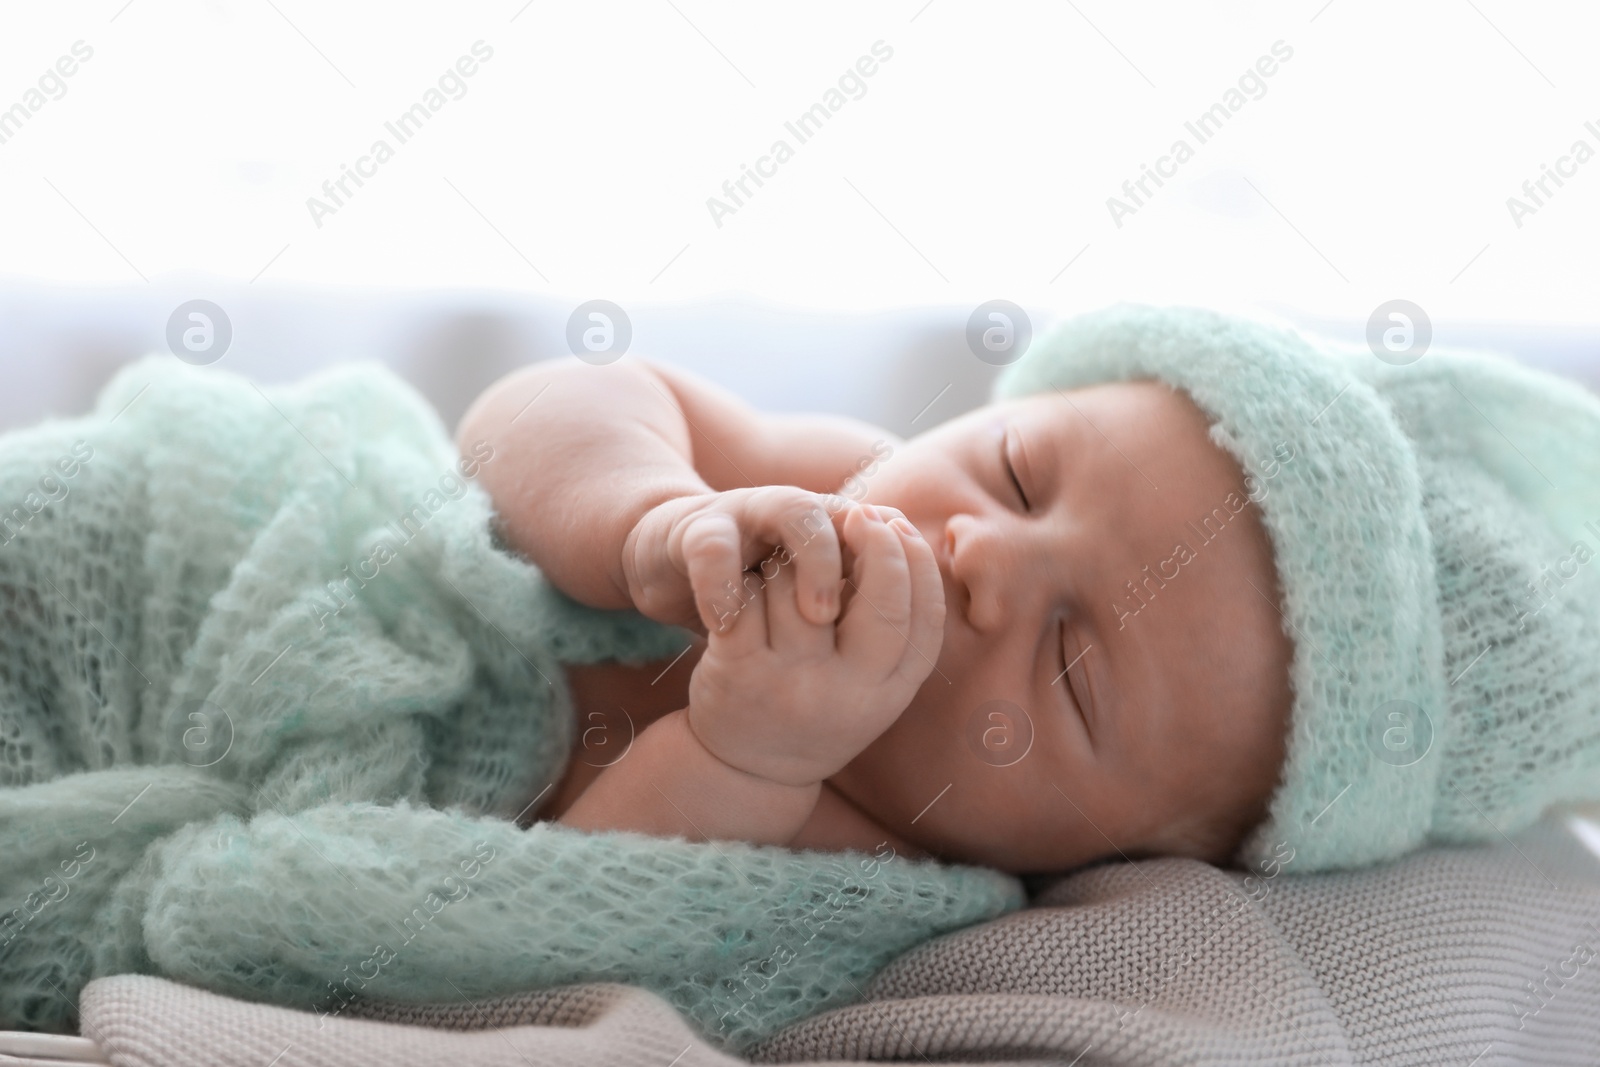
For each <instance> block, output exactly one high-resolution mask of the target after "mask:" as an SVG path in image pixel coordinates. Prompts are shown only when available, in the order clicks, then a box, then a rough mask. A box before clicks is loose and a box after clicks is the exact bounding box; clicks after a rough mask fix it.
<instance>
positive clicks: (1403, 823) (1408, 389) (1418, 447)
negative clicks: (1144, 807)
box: [993, 304, 1600, 872]
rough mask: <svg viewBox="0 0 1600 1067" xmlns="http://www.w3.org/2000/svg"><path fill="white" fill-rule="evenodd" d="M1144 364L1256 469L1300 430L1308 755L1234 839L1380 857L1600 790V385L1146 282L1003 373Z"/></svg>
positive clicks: (1311, 862) (1020, 383)
mask: <svg viewBox="0 0 1600 1067" xmlns="http://www.w3.org/2000/svg"><path fill="white" fill-rule="evenodd" d="M1141 378H1145V379H1158V380H1161V381H1164V382H1166V383H1167V384H1169V385H1171V386H1173V387H1175V388H1178V389H1182V390H1184V391H1185V392H1186V393H1187V394H1188V395H1189V396H1190V397H1191V398H1192V399H1193V400H1194V402H1195V403H1196V404H1197V405H1198V406H1199V407H1200V408H1201V409H1202V410H1203V411H1205V412H1206V413H1207V415H1208V417H1209V418H1210V419H1211V420H1212V427H1211V437H1212V439H1213V440H1214V441H1215V442H1216V443H1217V444H1218V445H1219V446H1220V447H1222V448H1224V449H1226V450H1227V451H1228V452H1229V453H1230V454H1232V455H1233V456H1234V457H1235V458H1236V459H1237V460H1238V461H1239V462H1240V465H1241V467H1242V468H1243V469H1244V470H1245V471H1246V472H1256V471H1258V470H1259V465H1260V462H1261V457H1268V456H1272V455H1274V453H1275V450H1278V451H1277V454H1278V455H1280V456H1281V455H1283V454H1284V451H1285V450H1284V449H1282V446H1283V445H1285V444H1287V445H1288V446H1289V447H1290V448H1292V450H1293V452H1292V455H1293V459H1292V461H1290V462H1286V463H1282V464H1281V465H1277V466H1276V468H1275V469H1276V473H1275V474H1274V475H1273V480H1272V482H1271V492H1270V493H1267V494H1265V495H1263V496H1262V497H1261V499H1260V501H1259V507H1260V508H1261V518H1262V522H1263V525H1264V526H1265V528H1266V530H1267V532H1268V535H1269V536H1270V538H1271V541H1272V545H1273V552H1274V557H1275V560H1276V563H1277V569H1278V576H1279V580H1280V586H1281V588H1282V594H1283V599H1282V604H1281V610H1282V613H1283V616H1284V630H1285V633H1287V634H1288V635H1289V636H1290V638H1291V639H1292V640H1293V642H1294V654H1293V657H1292V662H1291V664H1290V682H1291V685H1292V688H1293V694H1294V701H1293V710H1292V714H1291V721H1290V725H1289V730H1288V737H1287V756H1286V758H1285V761H1284V765H1283V768H1282V771H1281V773H1280V777H1279V781H1278V784H1277V788H1276V790H1275V792H1274V793H1273V795H1272V798H1271V802H1270V807H1269V813H1268V815H1267V817H1266V819H1265V820H1264V821H1263V822H1262V823H1261V824H1260V825H1258V826H1256V827H1255V828H1254V829H1253V830H1252V831H1251V832H1250V833H1249V834H1248V835H1247V836H1246V838H1245V840H1244V842H1243V844H1242V845H1241V846H1240V848H1239V850H1238V852H1237V853H1236V854H1235V857H1234V861H1235V862H1236V863H1238V864H1240V865H1242V866H1255V865H1258V864H1265V863H1266V862H1268V861H1269V859H1271V858H1273V857H1277V859H1278V861H1280V862H1281V861H1282V858H1283V856H1284V855H1285V848H1284V846H1287V847H1288V848H1292V849H1293V853H1292V855H1293V859H1292V861H1290V863H1289V864H1288V869H1290V870H1293V871H1296V872H1311V871H1319V870H1331V869H1339V868H1353V867H1360V866H1364V865H1367V864H1371V863H1376V862H1379V861H1383V860H1388V859H1392V858H1394V857H1397V856H1400V855H1403V854H1404V853H1406V852H1409V851H1411V850H1412V849H1414V848H1417V847H1418V846H1421V845H1424V844H1428V843H1434V842H1438V843H1466V842H1487V841H1495V840H1499V838H1500V837H1501V835H1502V834H1505V835H1509V834H1512V833H1514V832H1515V831H1517V830H1519V829H1521V828H1523V827H1525V826H1527V825H1528V824H1529V823H1531V822H1533V821H1534V820H1536V819H1537V818H1538V817H1539V815H1540V814H1541V813H1542V812H1543V811H1544V809H1545V808H1546V807H1548V806H1549V805H1550V804H1552V803H1556V802H1559V801H1568V800H1583V799H1597V798H1600V579H1597V578H1596V572H1597V571H1600V400H1597V399H1596V398H1595V396H1594V395H1592V394H1591V393H1589V392H1587V391H1585V390H1584V389H1583V388H1582V387H1580V386H1578V385H1576V384H1575V383H1572V382H1569V381H1565V380H1563V379H1560V378H1556V377H1554V376H1552V375H1549V374H1545V373H1543V372H1539V371H1534V370H1531V369H1529V368H1526V367H1522V366H1520V365H1518V364H1516V363H1513V362H1511V361H1510V360H1508V359H1505V358H1504V357H1500V356H1497V355H1493V354H1490V353H1483V352H1470V351H1462V350H1454V351H1446V350H1443V349H1440V348H1438V347H1434V348H1431V349H1427V350H1425V352H1424V353H1423V355H1422V356H1421V358H1418V359H1415V361H1414V362H1410V363H1408V364H1406V365H1394V364H1392V363H1390V362H1387V361H1385V360H1381V359H1379V358H1377V357H1376V356H1375V355H1374V350H1369V349H1368V348H1366V347H1363V346H1353V345H1343V344H1339V343H1335V342H1331V341H1327V340H1324V339H1320V338H1314V337H1308V336H1303V335H1301V334H1300V333H1298V332H1296V331H1294V330H1292V329H1288V328H1284V327H1279V326H1272V325H1267V324H1264V323H1260V322H1255V321H1251V320H1248V319H1243V318H1237V317H1230V316H1225V315H1222V314H1219V313H1217V312H1213V311H1207V310H1202V309H1197V308H1156V307H1146V306H1139V305H1126V304H1124V305H1117V306H1115V307H1111V308H1107V309H1104V310H1100V311H1096V312H1091V313H1088V314H1084V315H1080V316H1078V317H1076V318H1073V319H1070V320H1068V321H1066V322H1064V323H1063V324H1061V325H1059V326H1058V327H1056V328H1055V329H1054V330H1053V331H1052V332H1050V333H1049V334H1048V335H1046V336H1045V337H1042V338H1041V339H1039V340H1038V341H1036V342H1035V343H1034V344H1033V345H1032V347H1030V348H1029V349H1028V350H1027V351H1026V353H1025V354H1024V355H1023V356H1022V357H1021V359H1019V360H1018V361H1017V362H1016V363H1014V364H1012V365H1011V366H1009V367H1007V368H1006V370H1005V371H1004V372H1003V373H1002V374H1001V375H1000V377H999V378H998V379H997V380H996V382H995V385H994V389H993V397H994V399H1008V398H1013V397H1019V396H1025V395H1028V394H1032V393H1037V392H1042V391H1044V390H1046V389H1050V388H1051V387H1058V388H1062V389H1068V388H1075V387H1081V386H1087V385H1093V384H1095V383H1098V382H1106V381H1120V380H1129V379H1141ZM1254 476H1256V477H1259V476H1260V475H1259V474H1255V475H1254Z"/></svg>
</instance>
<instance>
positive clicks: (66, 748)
mask: <svg viewBox="0 0 1600 1067" xmlns="http://www.w3.org/2000/svg"><path fill="white" fill-rule="evenodd" d="M537 416H538V411H537V407H534V408H531V409H529V410H528V411H527V412H526V417H527V418H530V419H533V418H537ZM510 462H516V460H515V459H514V458H513V457H510V456H506V455H499V454H496V453H495V451H494V449H493V448H491V447H490V446H489V445H487V444H483V443H480V444H478V445H475V446H474V447H473V448H472V449H470V450H469V451H468V453H467V454H466V455H465V456H461V455H458V454H457V452H456V449H455V447H454V446H453V445H452V443H451V442H450V440H449V438H448V436H447V434H446V433H445V431H444V428H443V426H442V425H441V424H440V422H439V420H438V417H437V416H436V414H435V413H434V412H433V411H432V409H431V408H429V407H428V405H427V404H426V403H425V402H424V401H423V400H422V398H421V397H419V396H418V395H417V394H416V393H415V392H414V391H413V390H412V389H411V388H410V387H409V386H407V385H405V384H404V383H403V382H401V381H400V380H399V379H398V378H396V377H394V376H393V375H392V374H391V373H389V372H388V371H386V370H384V369H382V368H381V367H378V366H376V365H370V364H362V365H354V366H346V367H341V368H337V369H334V370H330V371H326V372H323V373H321V374H318V375H316V376H314V377H311V378H308V379H306V380H304V381H302V382H299V383H296V384H294V385H289V386H283V387H258V386H256V385H255V384H253V383H251V382H249V381H247V380H245V379H244V378H242V377H239V376H237V375H235V374H232V373H230V372H227V371H225V370H220V369H218V368H216V367H204V368H200V367H190V366H187V365H184V364H181V363H179V362H178V361H176V360H173V359H171V358H170V357H158V356H152V357H147V358H146V359H144V360H142V361H139V362H137V363H134V364H131V365H129V366H128V367H125V368H123V370H122V371H121V372H119V373H118V374H117V376H116V377H115V378H114V379H113V380H112V381H111V382H110V383H109V384H108V385H107V386H106V387H105V389H104V390H103V391H102V393H101V395H100V397H99V399H98V400H97V402H96V406H95V408H94V410H93V412H91V413H90V414H89V415H87V416H84V417H82V418H75V419H53V420H49V421H46V422H43V423H41V424H39V425H37V426H34V427H31V428H29V429H26V430H21V431H16V432H12V433H9V434H5V435H3V436H0V618H3V629H0V1028H12V1029H39V1030H53V1031H64V1030H70V1029H73V1028H74V1027H75V1026H76V1024H77V996H78V992H79V990H80V989H81V988H82V987H83V985H84V984H85V983H87V982H88V981H89V980H90V979H91V978H94V977H99V976H103V975H110V974H118V973H129V972H132V973H142V974H153V975H161V976H165V977H169V978H173V979H176V980H179V981H182V982H187V983H191V984H194V985H197V986H201V987H204V988H207V989H211V990H214V991H217V992H221V993H227V994H230V995H234V996H239V997H244V998H247V999H254V1000H262V1001H270V1002H273V1003H277V1004H281V1005H286V1006H289V1007H296V1008H301V1009H305V1010H315V1011H318V1012H322V1013H329V1014H332V1013H338V1012H340V1011H342V1010H343V1009H344V1008H345V1007H346V1006H348V1005H349V1004H351V1003H352V1002H354V1001H355V1000H356V998H362V999H364V1000H366V1001H368V1002H372V1001H388V1002H397V1003H428V1002H447V1001H448V1002H457V1003H459V1002H461V1001H463V1000H475V999H478V998H484V997H489V996H496V995H501V994H507V993H512V992H517V991H521V990H529V989H538V988H546V987H550V986H556V985H562V984H566V983H571V982H579V981H593V980H602V981H619V982H628V983H634V984H638V985H641V986H643V987H645V988H648V989H650V990H652V991H654V992H656V993H659V994H660V995H662V996H663V997H664V998H665V999H666V1000H667V1001H668V1002H669V1003H671V1004H672V1005H673V1006H674V1007H675V1008H677V1009H678V1010H679V1011H681V1012H683V1014H684V1015H685V1016H686V1017H687V1018H688V1019H689V1020H690V1021H691V1022H692V1023H693V1024H694V1025H696V1026H697V1027H698V1028H699V1029H700V1030H701V1031H702V1032H703V1033H704V1034H705V1035H706V1036H707V1039H708V1040H710V1041H711V1042H713V1043H715V1044H717V1045H719V1046H721V1047H724V1048H727V1049H729V1050H734V1051H736V1050H739V1049H742V1048H746V1047H749V1046H751V1045H752V1044H753V1043H755V1042H756V1041H759V1040H760V1039H761V1038H763V1037H765V1036H767V1035H770V1034H772V1033H774V1032H776V1031H777V1030H778V1029H779V1028H781V1027H783V1026H785V1025H787V1024H789V1023H792V1022H794V1021H796V1020H797V1019H801V1018H804V1017H807V1016H809V1015H810V1014H812V1013H814V1012H816V1011H819V1010H821V1009H824V1008H828V1007H836V1006H839V1005H841V1004H845V1003H849V1002H851V1001H854V1000H856V999H858V997H859V995H860V993H859V990H860V988H861V986H862V985H863V984H865V983H866V982H867V981H868V980H869V979H870V978H871V976H872V975H873V974H874V973H875V972H876V971H878V970H879V969H880V968H882V967H883V966H884V965H885V964H886V963H888V962H889V961H890V960H892V959H893V958H894V957H896V956H897V955H899V954H900V953H902V952H904V951H905V950H907V949H909V948H911V947H913V946H915V945H918V944H920V943H922V942H924V941H926V940H927V939H929V938H931V937H934V936H936V935H939V934H942V933H944V932H947V931H951V930H955V929H958V928H961V927H964V926H967V925H970V924H972V923H975V922H979V921H983V920H985V919H989V918H993V917H995V916H998V915H1001V914H1003V913H1005V912H1007V911H1010V910H1012V909H1014V908H1017V907H1019V906H1020V905H1021V904H1022V902H1023V895H1022V891H1021V886H1020V884H1019V883H1018V882H1017V881H1016V880H1015V879H1012V878H1009V877H1006V876H1004V875H1001V874H998V873H996V872H992V871H987V870H982V869H978V868H969V867H956V866H947V865H943V864H940V863H937V862H934V861H917V862H912V861H908V860H905V859H901V858H897V857H894V856H893V855H892V854H891V853H889V852H888V851H887V850H884V851H883V852H880V853H879V854H876V855H868V854H866V853H861V852H852V853H820V852H791V851H789V850H786V849H781V848H769V847H756V846H749V845H744V844H741V843H737V842H716V843H710V844H707V843H693V842H689V841H686V840H683V839H676V838H675V839H664V838H651V837H646V836H644V835H639V834H632V833H624V832H614V833H593V834H591V833H583V832H579V831H576V830H571V829H568V828H566V827H563V826H559V825H555V824H549V823H541V824H536V825H535V826H534V827H533V828H532V829H529V830H523V829H520V828H519V827H518V826H517V825H516V823H515V822H514V818H515V816H516V815H517V814H518V810H519V808H521V807H522V806H523V804H524V803H525V802H526V800H527V798H529V797H531V796H534V795H535V794H536V793H537V792H538V791H539V789H540V787H541V785H543V784H545V783H549V782H553V781H554V780H556V778H557V777H558V776H559V775H560V772H561V770H562V768H563V766H564V765H565V762H566V760H567V758H568V755H569V753H570V751H571V748H572V745H573V741H574V737H573V734H574V729H573V708H572V701H571V694H570V692H569V690H568V688H567V685H566V682H565V679H564V677H563V675H562V672H561V668H560V665H561V664H562V663H589V662H595V661H599V660H607V659H614V660H618V661H622V662H632V663H640V662H647V661H650V660H654V659H660V658H665V657H670V656H672V655H674V654H675V653H677V652H678V651H680V650H681V649H682V648H684V647H685V645H686V643H687V642H688V640H689V635H688V633H687V631H683V630H680V629H677V628H674V627H667V626H662V625H659V624H656V623H654V622H652V621H650V620H647V619H645V618H643V617H642V616H640V615H638V614H637V613H635V612H632V611H620V612H611V611H601V610H597V609H593V608H589V607H586V606H584V605H581V604H578V603H577V602H575V601H573V600H571V599H570V598H568V597H566V596H565V595H564V594H562V593H561V592H560V591H559V590H557V589H555V588H554V587H553V586H552V585H550V584H549V582H548V581H546V580H545V579H544V577H543V575H542V574H541V573H540V571H539V570H538V568H537V567H535V566H533V565H532V564H531V563H529V562H527V561H524V560H521V559H519V558H517V557H515V556H514V555H512V554H510V553H509V552H507V551H505V550H504V548H503V547H502V546H501V545H499V544H498V543H497V542H496V541H495V539H494V533H493V524H492V518H493V512H492V507H491V505H490V502H489V500H488V497H487V494H485V493H484V492H483V490H482V489H481V488H480V487H479V486H477V485H476V484H475V483H474V482H473V480H472V479H473V477H474V476H475V475H476V473H477V472H478V471H479V470H481V469H482V466H483V465H484V464H487V463H510Z"/></svg>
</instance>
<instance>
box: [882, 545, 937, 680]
mask: <svg viewBox="0 0 1600 1067" xmlns="http://www.w3.org/2000/svg"><path fill="white" fill-rule="evenodd" d="M901 522H904V523H906V527H907V529H906V530H905V531H902V537H903V538H904V544H905V550H906V563H907V565H908V566H909V567H910V570H911V627H910V630H909V631H908V635H907V641H906V650H905V655H904V656H902V657H901V660H900V666H899V672H900V675H901V677H903V678H906V679H908V680H913V681H915V682H916V683H917V684H918V685H921V684H922V681H923V680H924V679H925V678H927V676H928V674H929V673H930V672H932V670H933V669H934V665H935V664H937V663H938V662H939V651H940V649H941V648H943V647H944V616H945V598H944V577H943V576H942V575H941V574H940V573H939V561H938V560H937V559H935V558H934V555H933V546H931V545H929V544H928V543H927V542H926V541H925V540H923V539H922V535H921V534H920V533H914V532H910V531H915V530H916V527H915V526H914V525H912V524H911V522H910V520H908V519H905V518H904V517H902V518H900V519H897V520H895V521H894V522H892V523H890V525H891V526H897V525H898V524H899V523H901Z"/></svg>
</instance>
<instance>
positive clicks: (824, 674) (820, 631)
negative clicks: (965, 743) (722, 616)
mask: <svg viewBox="0 0 1600 1067" xmlns="http://www.w3.org/2000/svg"><path fill="white" fill-rule="evenodd" d="M881 510H882V512H883V519H888V518H890V517H891V516H893V517H896V518H895V522H894V523H893V524H891V523H889V522H885V521H882V520H881V519H878V518H876V517H874V515H873V514H869V512H872V511H873V509H871V508H870V506H867V505H863V506H861V507H854V508H851V509H849V513H848V514H847V515H846V516H845V520H844V523H843V530H844V537H845V541H846V544H847V545H848V546H849V548H850V550H851V552H852V553H853V554H854V557H855V558H854V563H853V566H852V569H851V581H852V582H853V584H854V587H855V588H854V592H853V595H852V596H851V598H850V602H849V604H848V605H847V607H846V608H845V611H844V613H843V615H842V617H841V618H840V620H839V623H838V625H837V626H835V625H834V624H833V623H832V622H821V623H815V622H810V621H808V620H806V619H805V618H803V617H802V616H801V614H800V612H799V610H798V608H797V604H796V595H795V587H796V584H797V582H799V581H801V580H802V578H801V577H800V576H797V574H796V568H795V567H793V566H791V565H782V566H779V567H778V568H777V573H776V574H775V575H773V576H772V577H771V578H770V579H768V580H767V581H766V582H765V583H764V584H761V583H752V585H753V586H754V589H753V591H752V592H751V593H750V594H749V595H748V597H747V598H746V600H745V601H744V603H743V606H742V608H741V610H739V612H738V613H737V614H736V615H734V616H733V617H732V618H731V619H730V620H727V621H728V623H729V624H728V625H727V626H726V627H725V628H724V629H723V630H722V631H720V632H719V631H718V630H717V629H715V628H712V629H711V630H710V633H709V634H708V642H709V643H708V647H707V649H706V651H705V654H704V655H702V656H701V658H700V662H699V663H697V664H696V665H695V670H694V674H693V675H692V677H691V678H690V680H689V709H688V719H689V726H690V728H691V729H692V730H693V731H694V734H695V736H696V737H697V738H699V740H700V743H701V744H702V745H704V746H705V747H706V748H707V749H708V750H709V751H710V752H711V753H712V754H713V755H715V756H716V757H717V758H718V759H720V760H722V762H724V763H726V764H728V765H729V766H731V767H735V768H737V769H739V770H742V771H745V772H746V773H748V774H753V775H756V776H758V777H760V778H764V779H767V780H768V781H773V782H780V783H783V784H786V785H809V784H811V783H814V782H820V781H822V780H823V779H825V778H827V777H828V776H830V775H832V774H833V773H834V772H836V771H838V770H839V769H840V768H841V767H843V766H844V765H845V764H847V763H849V762H850V760H852V759H854V758H855V756H856V755H857V754H858V753H859V752H861V750H862V749H864V748H866V747H867V746H868V745H869V744H871V743H872V742H873V741H874V740H875V739H876V738H877V737H878V735H880V734H882V733H883V731H884V730H886V729H888V728H889V726H890V725H891V724H892V723H893V722H894V721H895V719H897V718H899V716H900V713H901V712H902V711H904V710H905V708H906V706H907V705H908V704H910V702H911V699H912V697H914V696H915V695H916V692H917V690H918V688H920V687H921V685H922V683H923V681H924V680H925V679H926V678H927V677H928V674H929V672H930V671H932V670H933V665H934V663H935V662H936V661H937V660H938V658H939V649H940V647H941V645H942V644H943V641H944V611H945V605H944V584H943V580H942V579H941V577H940V574H939V565H938V563H937V562H936V561H935V560H934V557H933V550H932V548H930V547H929V546H928V544H927V542H925V541H924V540H923V539H922V538H921V537H920V536H918V535H917V534H915V533H914V532H907V531H912V530H914V527H912V526H911V524H910V523H909V522H907V521H906V520H905V518H904V517H903V516H900V515H899V512H897V511H895V510H894V509H892V508H884V509H881ZM900 523H904V524H905V526H904V528H903V529H901V528H900V527H899V524H900ZM763 573H764V574H765V573H767V572H766V571H765V570H764V572H763Z"/></svg>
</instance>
